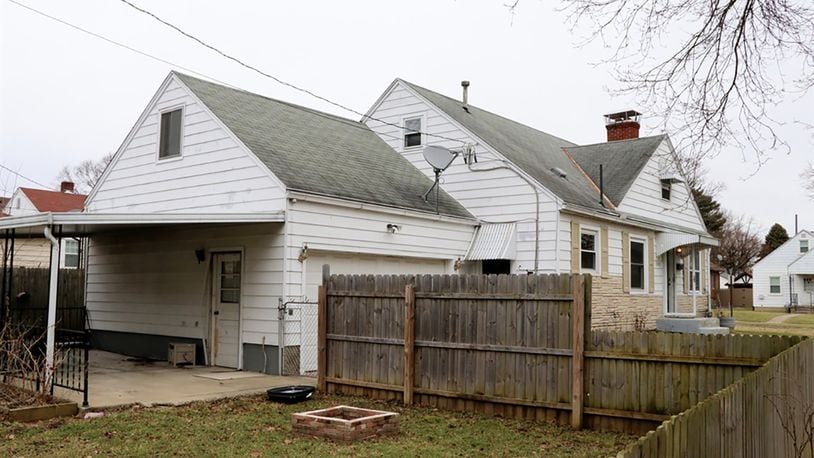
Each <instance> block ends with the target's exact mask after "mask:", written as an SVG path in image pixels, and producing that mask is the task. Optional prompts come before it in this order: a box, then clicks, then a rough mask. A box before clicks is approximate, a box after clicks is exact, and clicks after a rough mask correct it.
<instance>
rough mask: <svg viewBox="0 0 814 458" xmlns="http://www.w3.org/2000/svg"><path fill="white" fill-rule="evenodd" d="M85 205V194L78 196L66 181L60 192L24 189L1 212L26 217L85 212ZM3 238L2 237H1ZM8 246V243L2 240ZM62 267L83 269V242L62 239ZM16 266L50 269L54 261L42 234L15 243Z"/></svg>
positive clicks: (12, 196)
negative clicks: (50, 263)
mask: <svg viewBox="0 0 814 458" xmlns="http://www.w3.org/2000/svg"><path fill="white" fill-rule="evenodd" d="M84 206H85V195H83V194H76V193H74V184H73V183H71V182H70V181H63V182H62V183H61V184H60V190H59V191H50V190H46V189H35V188H26V187H20V188H17V190H15V191H14V194H12V195H11V197H10V198H9V199H8V201H7V202H6V204H5V205H4V206H3V208H2V209H1V210H0V211H1V212H2V214H3V215H4V216H26V215H34V214H37V213H47V212H81V211H82V210H83V208H84ZM0 238H2V235H0ZM2 243H3V244H4V243H5V240H3V241H2ZM61 245H62V246H61V249H60V260H59V263H60V267H63V268H68V269H73V268H77V267H79V257H80V252H81V240H79V239H74V238H70V237H68V238H64V239H62V240H61ZM14 253H15V255H14V266H15V267H30V268H47V267H48V265H49V262H50V256H51V247H50V243H49V242H48V240H47V239H46V238H45V237H43V236H42V234H33V236H30V237H20V238H17V239H16V240H15V244H14Z"/></svg>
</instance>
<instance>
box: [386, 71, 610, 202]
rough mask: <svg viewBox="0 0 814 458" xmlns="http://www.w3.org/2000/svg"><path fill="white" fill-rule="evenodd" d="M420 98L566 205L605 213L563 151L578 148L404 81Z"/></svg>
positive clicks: (595, 191)
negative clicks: (560, 173)
mask: <svg viewBox="0 0 814 458" xmlns="http://www.w3.org/2000/svg"><path fill="white" fill-rule="evenodd" d="M400 81H402V82H403V83H404V84H406V85H407V86H409V87H411V88H412V89H413V90H415V91H416V92H417V93H418V94H419V95H421V96H422V97H424V98H425V99H427V101H429V102H430V103H432V104H433V105H435V106H436V107H437V108H439V109H440V110H442V111H443V112H445V113H446V114H447V115H449V116H450V117H451V118H452V119H454V120H455V121H457V122H458V123H459V124H461V125H462V126H463V127H464V128H466V129H467V130H469V131H470V132H471V133H473V134H474V135H476V136H477V137H479V138H480V139H481V140H483V141H484V142H486V143H487V144H488V145H489V146H491V147H492V148H494V149H495V150H497V151H498V152H499V153H500V154H502V155H503V156H505V157H506V159H508V160H509V161H511V162H512V163H514V164H515V165H516V166H518V167H520V168H521V169H522V170H524V171H525V172H526V173H528V174H529V175H531V177H532V178H534V179H535V180H537V181H538V182H539V183H540V184H542V185H543V186H545V187H546V188H547V189H549V190H550V191H551V192H553V193H554V194H556V195H557V196H558V197H560V198H561V199H563V200H564V201H565V202H566V203H571V204H576V205H579V206H582V207H586V208H589V209H594V210H604V207H602V206H601V205H600V204H599V191H597V190H596V188H595V187H594V186H593V184H592V183H591V182H590V180H588V179H586V178H585V175H584V174H583V173H582V171H580V170H579V168H578V167H577V166H576V165H575V164H574V162H573V161H572V160H571V159H570V158H569V157H568V155H567V154H566V153H565V151H563V148H566V147H572V146H576V145H575V144H574V143H571V142H569V141H567V140H563V139H561V138H559V137H555V136H554V135H551V134H547V133H545V132H542V131H539V130H537V129H534V128H532V127H529V126H526V125H524V124H520V123H519V122H516V121H512V120H511V119H508V118H504V117H503V116H500V115H497V114H494V113H491V112H489V111H486V110H482V109H480V108H478V107H476V106H474V105H469V106H468V111H467V110H464V109H463V107H462V105H461V101H459V100H455V99H453V98H451V97H447V96H445V95H443V94H439V93H437V92H434V91H431V90H429V89H426V88H423V87H421V86H418V85H415V84H413V83H410V82H407V81H404V80H400ZM555 167H556V168H559V169H561V170H563V171H564V172H565V173H566V178H561V177H560V176H559V175H557V174H556V173H554V172H552V171H551V169H552V168H555Z"/></svg>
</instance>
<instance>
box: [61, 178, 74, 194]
mask: <svg viewBox="0 0 814 458" xmlns="http://www.w3.org/2000/svg"><path fill="white" fill-rule="evenodd" d="M73 190H74V185H73V181H63V182H62V183H60V184H59V192H69V193H71V194H73Z"/></svg>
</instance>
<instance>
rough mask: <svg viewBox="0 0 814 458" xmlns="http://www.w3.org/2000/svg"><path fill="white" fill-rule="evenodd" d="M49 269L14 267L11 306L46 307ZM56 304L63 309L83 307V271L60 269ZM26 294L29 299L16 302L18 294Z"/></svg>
mask: <svg viewBox="0 0 814 458" xmlns="http://www.w3.org/2000/svg"><path fill="white" fill-rule="evenodd" d="M49 278H50V269H40V268H26V267H15V268H14V272H13V274H12V282H11V286H12V290H11V295H10V296H11V297H12V300H11V306H12V307H14V306H19V307H23V308H24V307H29V306H30V307H34V308H37V307H47V306H48V282H49ZM58 289H59V291H58V295H57V304H59V305H60V306H63V307H82V306H84V305H85V271H84V269H60V271H59V288H58ZM22 292H26V293H28V295H29V297H28V298H25V299H22V300H18V299H17V295H18V294H19V293H22Z"/></svg>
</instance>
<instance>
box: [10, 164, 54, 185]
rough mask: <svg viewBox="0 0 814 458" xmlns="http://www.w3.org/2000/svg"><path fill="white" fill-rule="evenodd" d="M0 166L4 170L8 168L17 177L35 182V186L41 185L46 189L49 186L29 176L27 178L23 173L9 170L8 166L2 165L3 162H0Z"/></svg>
mask: <svg viewBox="0 0 814 458" xmlns="http://www.w3.org/2000/svg"><path fill="white" fill-rule="evenodd" d="M0 168H2V169H4V170H8V171H9V172H11V173H13V174H15V175H17V176H18V177H20V178H22V179H23V180H26V181H30V182H31V183H34V184H35V185H37V186H42V187H43V188H46V189H48V188H50V186H48V185H45V184H42V183H40V182H38V181H36V180H32V179H31V178H28V177H27V176H25V175H23V174H22V173H20V172H16V171H14V170H11V169H10V168H8V167H6V166H5V165H3V164H0Z"/></svg>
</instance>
